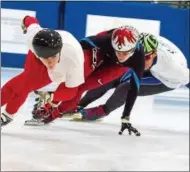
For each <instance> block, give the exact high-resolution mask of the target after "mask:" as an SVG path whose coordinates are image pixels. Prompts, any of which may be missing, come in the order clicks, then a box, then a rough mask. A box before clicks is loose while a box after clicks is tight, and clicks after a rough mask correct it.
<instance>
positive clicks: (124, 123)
mask: <svg viewBox="0 0 190 172" xmlns="http://www.w3.org/2000/svg"><path fill="white" fill-rule="evenodd" d="M125 129H127V130H128V132H129V135H131V134H132V132H133V133H134V134H135V135H136V136H140V135H141V133H139V132H138V130H137V129H136V128H134V127H133V126H132V124H131V123H130V122H129V120H127V119H122V120H121V130H120V131H119V135H122V133H123V131H124V130H125Z"/></svg>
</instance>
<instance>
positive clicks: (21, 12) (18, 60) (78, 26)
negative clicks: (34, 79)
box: [1, 1, 190, 68]
mask: <svg viewBox="0 0 190 172" xmlns="http://www.w3.org/2000/svg"><path fill="white" fill-rule="evenodd" d="M1 5H2V9H1V28H2V29H1V35H2V37H1V57H2V58H1V62H2V66H4V67H19V68H22V67H23V64H24V61H25V54H26V53H27V46H26V44H25V42H26V40H25V37H24V35H23V34H22V32H21V29H20V21H21V19H22V18H23V16H25V15H26V14H29V15H33V16H37V18H38V19H39V21H40V23H41V25H42V26H43V27H49V28H52V29H57V28H58V27H59V28H60V29H65V30H68V31H69V32H71V33H72V34H74V35H75V37H76V38H77V39H81V38H83V37H84V36H86V35H90V34H94V33H96V32H99V31H101V30H104V29H109V28H112V27H117V26H119V25H123V24H126V23H129V24H132V25H134V26H135V27H137V28H138V29H139V30H140V31H148V32H151V33H154V34H160V35H162V36H165V37H166V38H168V39H170V40H171V41H173V42H174V43H175V44H176V45H177V46H178V47H179V48H180V49H181V50H182V52H183V53H184V54H185V56H186V57H187V58H189V57H190V52H189V51H190V50H189V47H190V36H189V30H190V28H189V10H187V9H176V8H172V7H169V6H166V5H160V4H159V5H158V4H150V3H145V2H143V3H140V2H134V3H133V2H98V1H97V2H74V1H70V2H57V1H55V2H35V1H33V2H9V1H7V2H6V1H3V2H2V3H1ZM42 7H43V10H42ZM3 10H4V11H3ZM2 11H3V13H2ZM60 15H61V16H63V17H62V18H60ZM60 20H61V21H60ZM60 23H61V26H60ZM188 63H189V59H188Z"/></svg>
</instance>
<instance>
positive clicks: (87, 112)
mask: <svg viewBox="0 0 190 172" xmlns="http://www.w3.org/2000/svg"><path fill="white" fill-rule="evenodd" d="M105 116H107V114H106V113H105V112H104V108H103V106H98V107H93V108H88V109H81V110H79V111H78V112H77V113H75V114H73V115H72V119H73V120H74V121H96V120H99V119H101V118H103V117H105Z"/></svg>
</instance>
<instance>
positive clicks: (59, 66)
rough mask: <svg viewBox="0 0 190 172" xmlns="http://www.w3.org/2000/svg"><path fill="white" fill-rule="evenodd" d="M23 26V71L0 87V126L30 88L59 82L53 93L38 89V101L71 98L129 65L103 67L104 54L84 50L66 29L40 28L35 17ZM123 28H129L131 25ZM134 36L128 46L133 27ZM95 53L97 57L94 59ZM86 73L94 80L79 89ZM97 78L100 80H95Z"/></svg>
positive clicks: (110, 77) (16, 108)
mask: <svg viewBox="0 0 190 172" xmlns="http://www.w3.org/2000/svg"><path fill="white" fill-rule="evenodd" d="M22 28H23V31H24V32H25V33H26V35H27V40H28V46H29V52H28V54H27V57H26V62H25V66H24V71H23V72H22V73H21V74H20V75H18V76H16V77H14V78H13V79H11V80H10V81H8V82H7V83H6V84H5V85H4V86H3V87H2V88H1V106H4V105H6V107H5V111H4V112H2V113H1V125H2V126H4V125H6V124H8V123H10V122H11V121H12V119H13V116H14V114H16V113H17V111H18V110H19V108H20V107H21V106H22V105H23V103H24V102H25V100H26V98H27V96H28V94H29V93H30V92H32V91H35V90H38V89H40V88H42V87H44V86H46V85H48V84H50V83H51V82H57V83H59V84H60V85H59V87H58V88H57V89H56V90H55V92H53V93H49V92H41V93H40V102H43V104H45V105H47V104H51V105H54V104H55V103H57V102H60V101H61V102H62V103H64V102H65V101H69V100H72V99H74V98H76V96H77V95H78V94H79V93H80V94H81V93H82V92H84V90H85V89H93V88H96V87H98V86H100V84H106V83H108V82H110V81H112V80H114V79H116V78H118V77H119V76H120V75H121V74H122V73H124V72H126V71H127V70H128V67H126V66H125V67H121V66H120V65H116V64H115V63H114V62H112V61H110V62H106V64H105V67H104V56H103V55H98V53H99V52H94V50H93V49H92V48H91V49H88V50H83V49H82V47H81V45H80V43H79V42H78V41H77V40H76V38H75V37H74V36H73V35H71V34H70V33H69V32H66V31H55V30H51V29H44V28H41V27H40V25H39V22H38V20H37V19H36V18H34V17H30V16H26V17H25V18H24V19H23V23H22ZM126 29H128V30H130V28H126ZM126 33H127V32H126ZM133 36H134V41H132V42H131V43H130V42H128V41H126V43H127V42H128V44H129V46H127V47H128V48H131V49H132V48H134V47H135V46H136V44H137V42H138V36H139V35H138V32H137V31H136V30H134V31H133ZM131 45H133V46H134V47H132V46H131ZM128 50H129V49H128ZM128 50H127V49H126V51H128ZM94 53H97V54H96V57H99V59H98V58H96V59H95V61H94V59H93V55H94ZM125 58H127V55H126V57H125ZM99 65H100V67H99ZM92 73H93V75H92ZM88 76H92V77H94V78H96V81H95V80H92V81H93V83H92V84H88V88H85V87H83V89H81V91H79V90H80V89H79V86H80V85H81V84H83V83H84V82H85V80H86V79H88V78H89V77H88ZM98 79H100V80H99V81H101V82H100V83H98V82H97V80H98ZM89 81H90V78H89ZM84 88H85V89H84ZM80 94H79V95H80ZM79 97H80V96H79ZM69 108H72V107H69Z"/></svg>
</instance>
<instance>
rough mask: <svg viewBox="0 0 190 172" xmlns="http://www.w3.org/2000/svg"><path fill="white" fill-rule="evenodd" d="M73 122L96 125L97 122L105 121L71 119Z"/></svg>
mask: <svg viewBox="0 0 190 172" xmlns="http://www.w3.org/2000/svg"><path fill="white" fill-rule="evenodd" d="M69 121H71V122H87V123H96V122H102V121H103V119H97V120H85V119H77V118H75V119H70V120H69Z"/></svg>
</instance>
